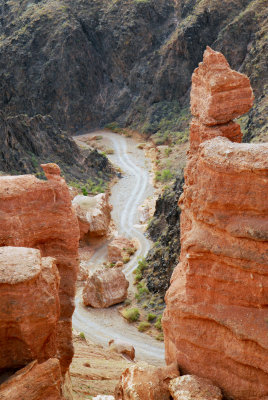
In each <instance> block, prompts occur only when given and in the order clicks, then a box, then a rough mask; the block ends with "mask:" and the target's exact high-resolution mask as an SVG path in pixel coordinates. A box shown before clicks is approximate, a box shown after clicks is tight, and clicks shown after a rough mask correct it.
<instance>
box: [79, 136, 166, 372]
mask: <svg viewBox="0 0 268 400" xmlns="http://www.w3.org/2000/svg"><path fill="white" fill-rule="evenodd" d="M98 134H101V135H102V136H103V140H104V141H105V142H106V143H107V144H108V147H109V148H112V149H114V154H112V155H109V159H110V160H111V161H112V163H113V164H115V165H116V166H118V167H120V169H121V170H122V173H123V177H122V178H121V179H119V181H118V182H117V183H116V184H115V185H114V186H113V188H112V193H111V197H110V203H111V204H112V205H113V211H112V217H113V220H114V222H115V224H116V227H117V230H118V232H119V234H120V235H123V236H125V237H129V238H137V239H138V241H139V243H140V246H139V249H138V250H137V252H136V254H135V256H134V257H133V258H132V259H131V261H130V262H129V263H128V264H126V266H125V268H124V273H125V275H126V277H127V278H128V280H129V281H130V282H131V283H132V272H133V270H134V269H135V268H136V266H137V257H143V256H145V255H146V253H147V252H148V250H149V249H150V247H151V242H150V241H149V240H148V239H147V238H146V237H145V236H144V234H143V230H142V227H141V226H140V225H139V216H138V214H139V213H138V206H139V205H141V204H142V203H143V202H144V200H145V199H146V198H147V197H148V196H150V195H152V194H153V190H154V189H153V186H152V185H151V183H150V181H151V179H150V171H149V170H150V164H149V160H146V158H145V155H144V152H143V151H142V150H140V149H137V143H136V142H135V141H134V140H133V139H130V138H125V137H124V136H120V135H118V134H114V133H111V132H106V131H105V132H98ZM90 135H91V136H93V135H96V132H94V133H91V134H88V135H83V137H85V136H90ZM80 137H81V136H80ZM75 140H76V141H77V143H79V138H78V137H75ZM84 145H85V144H84V143H83V146H84ZM106 254H107V244H105V245H103V246H102V247H100V248H99V249H98V250H97V251H96V252H95V253H94V255H93V257H92V258H91V259H90V262H91V263H92V262H93V263H96V265H97V264H101V263H102V262H103V261H104V260H105V257H106ZM130 290H131V289H130ZM75 302H76V308H75V312H74V314H73V327H74V329H76V330H77V331H79V332H84V334H85V336H86V337H87V338H89V339H90V340H92V341H93V342H95V343H98V344H101V345H105V346H107V344H108V341H109V340H110V339H120V340H123V341H124V342H127V343H130V344H132V345H133V346H134V347H135V350H136V359H137V360H146V361H148V362H150V363H152V364H163V363H164V345H163V343H161V342H158V341H156V340H155V339H153V338H151V337H150V336H148V335H146V334H144V333H140V332H139V331H138V330H137V329H136V328H135V327H134V326H132V325H130V324H128V323H127V322H126V321H125V320H124V319H123V318H122V317H121V316H120V315H119V313H118V310H117V307H118V306H113V307H110V308H108V309H93V308H90V307H88V308H86V307H84V306H83V303H82V300H81V289H80V290H79V291H78V293H77V296H76V301H75Z"/></svg>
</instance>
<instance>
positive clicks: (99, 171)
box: [0, 111, 113, 185]
mask: <svg viewBox="0 0 268 400" xmlns="http://www.w3.org/2000/svg"><path fill="white" fill-rule="evenodd" d="M0 148H1V151H0V172H1V171H2V172H3V173H11V174H14V175H17V174H19V173H24V174H25V173H33V172H34V173H36V175H37V176H38V177H44V174H43V171H42V169H41V167H40V164H41V163H44V162H57V163H58V164H59V165H60V167H61V168H62V170H63V172H64V175H65V177H66V179H67V180H68V181H72V182H75V181H77V182H80V183H81V185H83V182H86V181H87V180H88V178H89V177H90V179H91V181H92V182H94V181H95V182H96V183H98V182H99V180H100V178H101V179H102V180H103V181H107V180H109V179H110V178H111V176H112V175H113V169H112V166H111V164H110V163H109V161H108V159H107V157H106V156H104V155H103V154H101V153H99V152H97V151H96V150H94V149H92V150H88V151H85V152H83V151H81V150H80V149H79V148H78V147H77V145H76V144H75V142H74V141H73V140H72V139H71V138H70V137H69V136H68V135H67V134H66V132H65V131H63V130H61V129H60V128H59V126H58V125H57V124H56V123H55V121H53V119H52V118H51V117H50V116H49V115H47V116H42V115H35V116H33V117H28V116H27V115H25V114H20V115H16V116H11V115H5V113H3V112H1V111H0Z"/></svg>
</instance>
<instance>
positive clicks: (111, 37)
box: [0, 0, 267, 139]
mask: <svg viewBox="0 0 268 400" xmlns="http://www.w3.org/2000/svg"><path fill="white" fill-rule="evenodd" d="M0 18H1V39H0V44H1V54H0V108H2V109H5V110H7V111H8V112H9V113H12V114H18V113H27V114H28V115H29V116H33V115H35V114H36V113H39V114H42V115H47V114H50V115H51V116H52V117H53V119H54V120H55V121H56V122H58V123H59V124H60V126H61V127H62V128H64V129H68V130H73V131H75V130H77V129H80V128H82V127H85V126H88V127H91V128H92V127H94V126H99V125H100V124H105V123H106V122H111V121H114V120H116V119H117V120H118V122H119V123H121V124H122V125H132V126H136V127H139V128H142V129H143V130H144V131H145V132H147V133H154V132H155V131H156V130H157V129H158V126H159V122H160V121H161V120H162V119H163V118H169V117H168V114H169V111H170V109H171V108H172V107H175V106H176V107H175V108H176V109H177V108H178V109H180V108H183V107H185V106H187V105H188V93H189V88H190V83H191V82H190V80H191V74H192V72H193V70H194V68H196V67H197V65H198V62H199V61H201V59H202V54H203V51H204V49H205V47H206V46H207V45H209V46H212V48H213V49H215V50H219V51H221V52H223V54H225V56H226V57H227V60H228V61H229V62H230V65H231V67H232V68H235V69H239V70H240V71H241V72H245V73H246V74H247V75H249V77H250V78H251V82H252V85H253V89H254V92H255V96H256V104H257V106H256V108H255V109H254V110H253V111H252V112H251V114H250V118H249V120H248V124H247V133H248V135H247V138H248V139H252V137H253V136H254V135H255V134H256V132H255V130H256V128H257V125H258V129H259V124H257V123H258V121H260V118H261V115H260V109H259V106H258V104H260V107H262V108H263V107H264V106H265V104H264V103H263V98H265V85H264V84H263V77H264V76H265V74H267V63H266V62H265V51H264V50H265V35H264V34H263V33H264V32H265V29H266V28H265V1H260V2H255V3H254V2H252V1H250V0H238V1H236V2H232V3H230V2H229V1H226V0H224V3H222V1H221V2H220V1H219V0H217V1H214V2H212V3H211V4H210V6H209V7H207V6H206V4H203V3H201V4H200V2H193V1H190V0H184V1H180V2H174V1H173V0H147V1H140V2H138V1H130V0H129V1H123V0H118V1H116V2H113V3H111V1H110V0H94V1H93V0H90V1H84V0H58V1H56V0H55V1H51V0H50V1H48V0H43V1H38V2H37V1H35V2H32V3H29V1H28V0H22V1H20V2H11V1H8V2H5V3H4V4H3V5H1V4H0ZM227 27H228V29H226V28H227ZM234 49H235V51H234ZM262 115H263V113H262ZM145 122H146V124H145ZM145 125H146V126H145ZM262 125H263V123H262Z"/></svg>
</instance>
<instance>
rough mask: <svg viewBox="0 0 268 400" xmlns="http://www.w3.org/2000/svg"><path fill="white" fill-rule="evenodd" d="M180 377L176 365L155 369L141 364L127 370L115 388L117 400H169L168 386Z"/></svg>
mask: <svg viewBox="0 0 268 400" xmlns="http://www.w3.org/2000/svg"><path fill="white" fill-rule="evenodd" d="M177 376H179V371H178V369H177V365H176V364H172V365H169V366H167V367H160V368H157V367H154V366H152V365H149V364H147V363H145V362H139V363H137V364H134V365H132V366H131V367H129V368H127V369H126V370H125V371H124V372H123V374H122V375H121V378H120V381H119V383H118V385H117V387H116V388H115V400H136V399H140V400H169V399H170V393H169V389H168V385H169V382H170V380H171V379H174V378H176V377H177Z"/></svg>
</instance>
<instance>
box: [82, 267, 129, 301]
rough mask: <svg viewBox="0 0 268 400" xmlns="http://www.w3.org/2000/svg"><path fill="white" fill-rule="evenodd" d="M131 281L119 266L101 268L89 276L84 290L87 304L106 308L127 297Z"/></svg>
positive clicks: (84, 299) (84, 298)
mask: <svg viewBox="0 0 268 400" xmlns="http://www.w3.org/2000/svg"><path fill="white" fill-rule="evenodd" d="M128 286H129V282H128V280H127V279H126V277H125V275H124V273H123V272H122V271H121V270H120V269H118V268H110V269H100V270H97V271H95V272H94V273H93V274H91V275H90V276H89V277H88V280H87V283H86V285H85V287H84V290H83V302H84V304H85V306H91V307H94V308H106V307H110V306H112V305H113V304H118V303H121V302H122V301H124V300H125V299H126V298H127V293H128V292H127V290H128Z"/></svg>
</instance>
